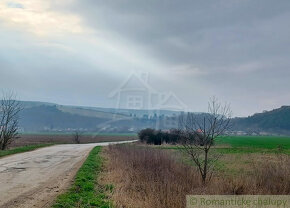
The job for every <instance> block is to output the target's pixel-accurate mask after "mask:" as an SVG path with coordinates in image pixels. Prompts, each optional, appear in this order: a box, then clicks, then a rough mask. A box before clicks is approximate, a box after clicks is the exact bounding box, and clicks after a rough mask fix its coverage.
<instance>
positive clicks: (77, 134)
mask: <svg viewBox="0 0 290 208" xmlns="http://www.w3.org/2000/svg"><path fill="white" fill-rule="evenodd" d="M82 134H83V132H81V131H78V130H76V131H75V132H74V135H73V136H74V138H73V139H74V142H75V143H76V144H80V143H81V136H82Z"/></svg>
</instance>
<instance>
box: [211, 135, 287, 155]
mask: <svg viewBox="0 0 290 208" xmlns="http://www.w3.org/2000/svg"><path fill="white" fill-rule="evenodd" d="M216 145H217V147H218V146H224V145H225V146H227V145H229V147H225V148H219V151H220V152H221V153H225V154H227V153H228V154H234V153H286V154H290V137H279V136H276V137H275V136H231V137H221V138H218V139H217V140H216Z"/></svg>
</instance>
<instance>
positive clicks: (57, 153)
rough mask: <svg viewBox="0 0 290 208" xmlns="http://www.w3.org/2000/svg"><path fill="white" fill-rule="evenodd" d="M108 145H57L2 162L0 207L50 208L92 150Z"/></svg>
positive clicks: (6, 158)
mask: <svg viewBox="0 0 290 208" xmlns="http://www.w3.org/2000/svg"><path fill="white" fill-rule="evenodd" d="M125 142H126V141H125ZM127 142H131V141H127ZM114 143H116V142H114ZM119 143H124V142H119ZM108 144H110V143H109V142H105V143H94V144H66V145H55V146H51V147H46V148H41V149H38V150H35V151H32V152H26V153H21V154H16V155H12V156H8V157H4V158H2V159H0V207H1V208H4V207H5V208H9V207H13V208H16V207H21V208H26V207H27V208H32V207H37V208H38V207H50V205H51V203H52V202H53V200H54V199H55V197H56V196H57V195H58V194H59V193H60V192H62V191H63V190H65V189H66V188H68V187H69V185H70V184H71V182H72V180H73V177H74V176H75V174H76V172H77V170H78V169H79V167H80V166H81V164H82V163H83V161H84V160H85V159H86V156H87V155H88V153H89V152H90V150H91V149H92V148H93V147H95V146H106V145H108Z"/></svg>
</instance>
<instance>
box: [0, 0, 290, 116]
mask: <svg viewBox="0 0 290 208" xmlns="http://www.w3.org/2000/svg"><path fill="white" fill-rule="evenodd" d="M289 19H290V1H286V0H282V1H279V2H274V1H270V0H256V1H250V0H245V1H224V0H218V1H189V0H186V1H183V2H180V1H173V0H169V1H153V0H150V1H130V0H121V1H113V0H108V1H105V2H104V1H99V0H83V1H76V0H63V1H56V0H46V1H38V0H21V1H20V0H2V1H1V2H0V45H1V49H0V88H1V89H2V90H13V91H14V92H16V93H17V95H18V98H19V99H20V100H27V101H32V100H35V101H41V102H52V103H57V104H60V105H78V106H92V107H112V108H114V107H115V103H116V100H115V99H112V98H111V97H110V96H109V95H110V93H111V92H112V91H113V90H114V89H116V88H118V87H119V86H120V84H121V83H123V82H124V80H126V79H127V78H128V76H130V74H131V73H146V74H147V75H148V85H149V86H150V87H152V88H154V89H155V90H157V91H158V92H160V93H163V92H164V93H169V92H172V93H174V94H175V95H177V96H178V98H179V99H180V100H182V101H183V102H184V103H185V104H186V105H187V106H188V108H189V109H190V110H191V111H194V112H205V111H207V102H208V100H209V99H210V97H212V96H216V97H217V98H219V100H220V101H222V102H228V103H230V104H231V108H232V111H233V114H234V116H248V115H252V114H254V113H257V112H262V111H264V110H272V109H275V108H279V107H281V106H284V105H290V92H289V88H290V83H289V77H290V59H289V54H290V48H289V44H290V28H289V23H288V22H289Z"/></svg>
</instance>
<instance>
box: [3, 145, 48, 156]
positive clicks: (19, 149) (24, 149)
mask: <svg viewBox="0 0 290 208" xmlns="http://www.w3.org/2000/svg"><path fill="white" fill-rule="evenodd" d="M51 145H54V144H35V145H28V146H23V147H16V148H13V149H8V150H0V158H1V157H4V156H7V155H13V154H17V153H22V152H28V151H32V150H35V149H39V148H42V147H48V146H51Z"/></svg>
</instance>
